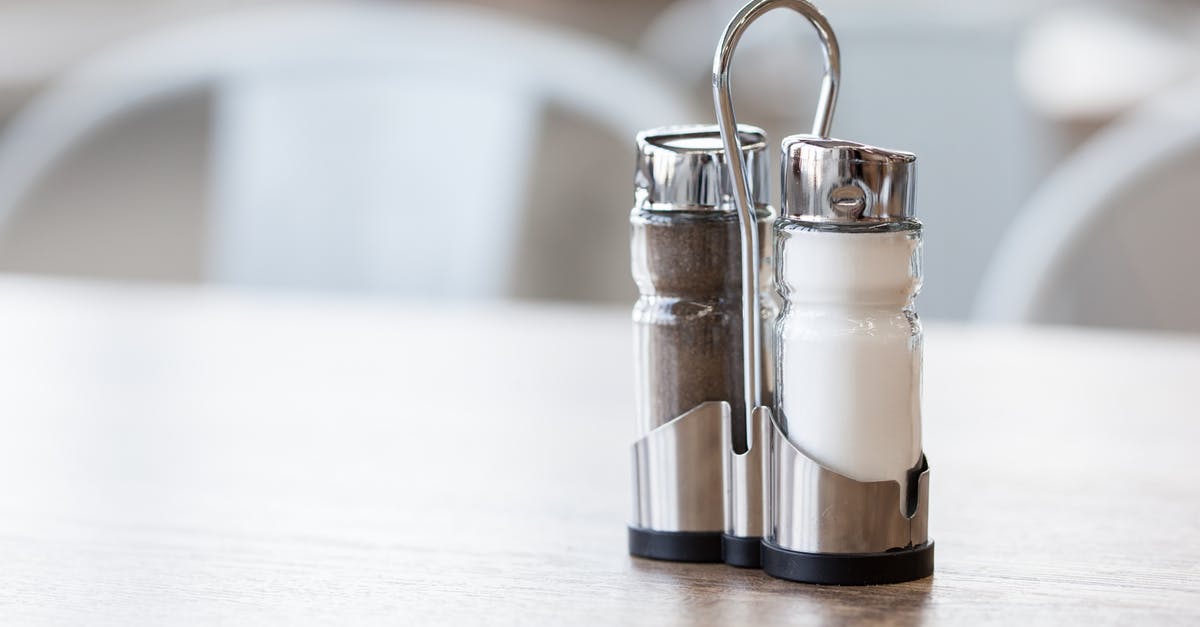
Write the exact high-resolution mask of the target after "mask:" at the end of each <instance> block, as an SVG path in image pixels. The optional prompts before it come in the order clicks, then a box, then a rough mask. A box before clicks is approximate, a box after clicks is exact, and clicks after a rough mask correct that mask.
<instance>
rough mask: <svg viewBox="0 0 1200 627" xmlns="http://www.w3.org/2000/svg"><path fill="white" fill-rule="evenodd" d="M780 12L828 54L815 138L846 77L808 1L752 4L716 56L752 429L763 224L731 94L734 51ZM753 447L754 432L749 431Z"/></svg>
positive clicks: (758, 389) (757, 395) (758, 399)
mask: <svg viewBox="0 0 1200 627" xmlns="http://www.w3.org/2000/svg"><path fill="white" fill-rule="evenodd" d="M778 8H788V9H792V10H794V11H796V12H797V13H799V14H800V15H803V16H804V17H805V18H806V19H807V20H808V21H809V22H810V23H812V25H813V28H816V29H817V35H818V37H820V39H821V47H822V48H823V49H824V52H825V76H824V77H823V78H822V80H821V98H820V101H819V102H818V104H817V112H816V115H815V117H814V118H813V131H812V132H813V135H817V136H819V137H829V127H830V126H831V125H832V124H833V109H834V107H835V106H836V104H837V92H838V82H839V80H840V79H841V52H840V51H839V49H838V43H837V37H835V36H834V34H833V29H832V28H831V27H830V26H829V22H828V21H827V20H826V19H825V16H824V15H821V12H820V11H818V10H817V8H816V7H814V6H813V5H811V4H809V3H807V2H805V1H804V0H754V1H753V2H750V3H749V4H747V5H746V6H745V7H742V10H741V11H739V12H738V14H737V15H735V16H733V20H731V21H730V22H729V25H728V26H726V27H725V32H724V34H722V35H721V43H720V45H718V46H717V52H716V55H714V57H713V104H714V105H715V107H716V110H717V122H718V124H720V127H721V142H722V144H723V145H724V147H725V154H726V155H728V160H727V161H726V163H727V164H728V167H729V169H730V174H731V175H732V176H731V177H732V182H733V195H734V200H735V202H736V205H737V211H738V224H739V227H740V229H741V232H742V251H741V252H742V254H741V257H742V344H743V347H742V357H743V384H744V386H745V402H746V420H745V424H746V425H747V429H749V425H750V424H752V419H751V418H752V413H753V412H754V408H755V407H758V406H759V405H760V404H761V403H762V373H761V368H762V341H761V339H760V338H762V314H761V303H760V302H759V297H758V290H759V286H758V281H759V277H758V265H759V261H758V246H759V243H758V221H757V220H756V219H755V216H754V206H753V205H752V204H751V202H750V199H751V198H752V195H751V193H750V184H749V177H748V176H747V174H746V159H745V156H744V155H743V154H742V141H741V138H740V137H739V136H738V133H737V120H736V119H735V117H734V114H733V96H732V95H731V94H730V85H729V66H730V65H731V64H732V63H733V50H734V48H736V47H737V44H738V40H740V39H741V38H742V33H744V32H745V31H746V29H747V28H748V27H749V26H750V25H751V24H753V23H754V20H757V19H758V18H760V17H762V16H763V14H765V13H767V12H768V11H771V10H773V9H778ZM746 437H747V440H746V441H747V443H749V442H750V439H749V438H750V433H749V432H747V433H746Z"/></svg>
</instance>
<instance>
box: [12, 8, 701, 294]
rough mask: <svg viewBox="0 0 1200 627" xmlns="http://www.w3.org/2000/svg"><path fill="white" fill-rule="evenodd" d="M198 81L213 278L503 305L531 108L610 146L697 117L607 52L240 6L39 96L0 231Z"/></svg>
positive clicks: (368, 15) (404, 19) (459, 12)
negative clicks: (207, 113) (47, 189)
mask: <svg viewBox="0 0 1200 627" xmlns="http://www.w3.org/2000/svg"><path fill="white" fill-rule="evenodd" d="M196 89H204V90H209V91H211V92H212V93H213V94H214V97H215V105H216V106H215V109H214V121H213V122H214V123H213V133H214V137H213V142H212V151H213V152H212V173H211V181H210V185H209V186H210V193H209V198H210V205H211V206H210V216H209V224H210V225H211V226H210V233H209V237H208V247H209V248H208V250H209V255H208V259H207V264H208V266H207V267H208V269H209V270H208V274H209V276H210V277H211V278H212V279H214V280H217V281H222V282H233V283H247V284H270V285H288V286H302V287H318V288H350V289H372V290H389V291H396V292H402V293H406V294H415V295H425V296H459V297H494V296H502V295H504V289H505V287H506V285H507V283H508V277H509V275H510V274H511V273H512V271H513V260H514V258H515V257H516V255H518V254H519V252H518V251H517V250H516V246H515V241H516V231H517V227H518V225H519V223H520V220H521V219H522V211H523V207H524V201H525V195H526V192H527V189H528V188H529V186H530V185H536V177H537V176H538V175H539V174H540V173H539V172H538V171H536V170H537V169H536V168H535V167H533V166H534V164H536V163H537V157H538V155H536V154H534V153H535V152H536V150H535V149H536V145H537V140H538V131H539V120H540V118H541V115H542V113H543V111H544V110H545V108H546V107H547V106H549V105H556V106H559V107H562V108H563V109H566V110H567V111H570V112H573V113H575V114H577V115H580V116H583V117H584V118H587V119H590V120H593V121H595V122H597V123H598V124H599V125H601V126H603V127H605V128H607V129H610V130H611V132H612V133H613V134H614V135H616V136H620V137H632V135H633V133H634V132H635V131H636V130H637V129H639V128H642V127H646V126H653V125H660V124H665V123H677V122H686V121H691V120H694V119H695V117H696V116H695V112H694V111H693V110H692V109H691V108H690V106H689V105H688V104H687V99H686V98H684V97H682V96H680V95H678V92H677V91H676V90H675V89H674V88H673V87H672V85H671V83H670V81H668V80H666V79H664V78H663V77H662V76H660V75H657V74H655V73H653V72H652V71H650V70H648V69H646V68H645V66H644V64H642V63H639V62H637V61H636V60H635V59H634V58H632V57H630V56H628V55H626V54H624V53H622V52H620V51H619V50H616V49H614V48H613V47H611V46H609V45H606V44H603V43H600V42H597V41H593V40H590V39H587V38H584V37H582V36H580V35H578V34H574V33H565V32H560V31H555V30H553V29H550V28H547V27H546V26H543V25H533V24H529V23H526V22H521V21H516V20H513V19H511V18H507V17H504V16H503V15H501V14H498V13H494V12H492V11H485V10H479V9H471V8H467V7H447V6H436V5H432V4H425V3H421V4H398V5H380V4H359V3H353V4H351V3H346V4H319V5H300V6H299V7H297V6H296V5H290V6H282V7H269V8H261V9H254V10H249V11H240V12H237V13H233V14H228V15H223V16H219V17H215V18H209V19H206V20H203V21H199V22H195V23H192V24H189V25H185V26H182V27H175V28H170V29H167V30H164V31H160V32H156V33H152V34H150V35H147V36H144V37H141V38H138V39H137V40H135V41H130V42H127V43H125V44H122V45H120V46H118V47H117V48H115V49H112V50H110V51H108V52H106V53H104V54H101V55H99V56H97V57H95V58H93V59H91V60H90V61H88V62H86V63H85V64H83V65H81V66H80V67H78V68H76V69H75V70H74V71H72V72H71V73H70V74H69V75H68V76H66V77H64V78H63V79H62V80H61V81H59V82H58V83H57V84H55V85H53V86H52V87H51V88H50V89H48V90H47V91H46V92H44V93H43V94H41V95H40V96H39V97H38V98H37V99H36V100H35V101H34V102H33V103H31V105H30V106H29V107H28V108H27V109H26V110H25V111H24V112H23V113H22V114H21V115H20V116H18V118H16V119H15V120H14V121H13V122H12V124H11V125H10V127H9V129H8V132H7V134H6V136H5V138H4V140H3V142H2V143H0V223H2V221H3V220H4V219H5V218H6V217H8V216H9V215H11V214H12V213H13V212H14V211H15V210H16V208H17V207H18V205H19V204H20V202H21V201H22V199H23V198H24V197H25V195H26V194H27V193H28V191H29V190H30V189H31V187H32V186H33V184H35V183H36V182H38V181H39V180H40V179H42V178H43V177H44V176H45V175H46V174H47V172H48V171H50V170H51V169H53V167H54V166H55V165H56V164H57V163H59V162H60V161H61V160H62V158H63V157H64V156H65V155H67V154H68V153H70V152H71V150H72V149H73V148H75V147H77V146H78V145H79V144H80V142H81V140H83V139H84V138H86V137H88V136H90V135H91V134H93V133H95V132H96V131H97V130H99V129H101V128H103V127H105V126H106V125H108V124H110V123H111V122H112V121H113V120H115V119H118V118H127V117H128V116H133V115H136V114H138V113H139V112H141V111H144V110H146V109H148V108H150V107H152V106H154V105H156V104H157V103H160V102H162V101H164V100H165V99H167V98H170V97H173V96H176V95H178V94H180V93H184V92H187V91H190V90H196ZM130 183H131V184H136V181H131V182H130ZM81 209H84V210H85V209H86V208H81Z"/></svg>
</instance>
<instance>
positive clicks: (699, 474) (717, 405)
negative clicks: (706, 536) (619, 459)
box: [632, 401, 731, 531]
mask: <svg viewBox="0 0 1200 627" xmlns="http://www.w3.org/2000/svg"><path fill="white" fill-rule="evenodd" d="M730 415H731V412H730V408H729V403H726V402H720V401H713V402H708V403H702V404H700V405H697V406H696V407H695V408H693V409H691V410H690V411H688V412H687V413H685V414H683V415H682V416H679V417H678V418H675V419H674V420H672V421H671V422H668V423H666V424H664V425H662V426H660V427H658V428H656V429H654V430H653V431H651V432H650V433H648V434H646V436H645V437H643V438H642V439H640V440H638V441H637V442H636V443H634V445H633V521H632V525H633V526H634V527H637V528H640V529H651V530H654V531H721V529H722V526H723V524H724V516H723V502H722V498H721V494H722V489H721V462H720V460H721V434H722V431H723V429H724V426H723V425H726V424H728V423H729V419H730Z"/></svg>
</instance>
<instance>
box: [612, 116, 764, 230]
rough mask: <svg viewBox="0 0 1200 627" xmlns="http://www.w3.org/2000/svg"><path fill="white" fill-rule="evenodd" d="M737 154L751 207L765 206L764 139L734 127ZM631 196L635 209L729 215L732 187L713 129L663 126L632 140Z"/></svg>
mask: <svg viewBox="0 0 1200 627" xmlns="http://www.w3.org/2000/svg"><path fill="white" fill-rule="evenodd" d="M738 134H739V136H740V139H741V142H742V154H743V155H744V156H745V160H746V168H747V170H748V171H749V173H750V175H749V178H750V189H751V193H752V194H753V196H754V203H755V204H756V205H766V204H768V203H769V202H770V188H769V187H768V176H769V175H768V174H767V172H768V170H767V167H768V166H767V137H766V133H764V132H763V130H762V129H760V128H756V127H753V126H747V125H738ZM637 150H638V155H637V170H636V172H635V173H634V186H635V189H634V194H635V198H636V202H637V206H638V207H639V208H644V209H655V210H686V211H733V210H734V204H733V203H734V200H733V181H732V178H731V177H730V175H729V168H728V167H727V166H726V164H725V150H724V148H723V147H722V144H721V131H720V129H719V128H717V126H715V125H688V126H664V127H661V128H655V129H651V130H648V131H642V132H641V133H638V135H637Z"/></svg>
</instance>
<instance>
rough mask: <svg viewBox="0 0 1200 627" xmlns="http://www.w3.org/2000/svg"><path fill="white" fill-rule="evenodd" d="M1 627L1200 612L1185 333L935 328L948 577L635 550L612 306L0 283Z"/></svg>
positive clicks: (1157, 619)
mask: <svg viewBox="0 0 1200 627" xmlns="http://www.w3.org/2000/svg"><path fill="white" fill-rule="evenodd" d="M0 322H2V324H0V355H2V358H0V381H3V382H4V383H3V385H2V386H0V408H2V411H0V425H2V427H3V432H2V433H3V437H0V476H2V477H3V483H2V484H0V485H2V486H3V489H2V490H0V564H3V566H2V567H0V621H2V622H3V623H5V624H28V623H59V624H61V623H69V624H78V623H87V624H121V625H128V624H155V625H158V624H213V623H235V624H239V623H240V624H251V623H252V624H262V623H304V624H347V623H388V624H397V623H399V624H422V625H424V624H461V623H467V624H478V623H486V624H493V623H495V624H510V623H520V624H552V625H559V624H571V623H586V624H621V625H625V624H653V625H673V624H711V625H726V624H754V625H771V624H825V623H853V624H868V625H869V624H886V625H893V624H896V625H907V624H923V623H928V624H950V625H958V624H972V623H974V624H977V623H985V624H1005V625H1007V624H1022V623H1042V624H1047V623H1048V624H1062V623H1078V624H1089V625H1097V624H1098V625H1107V624H1129V623H1133V622H1137V623H1143V624H1155V625H1159V624H1180V625H1184V624H1197V623H1198V622H1200V461H1198V460H1200V456H1198V455H1197V453H1196V450H1197V446H1198V445H1200V416H1198V412H1197V404H1196V401H1195V398H1196V394H1195V390H1196V380H1197V375H1200V340H1197V339H1196V338H1193V337H1186V336H1154V335H1132V334H1114V333H1102V332H1094V331H1091V332H1084V331H1074V330H1066V329H1037V330H1015V329H986V328H981V329H976V328H969V327H962V326H955V325H949V324H938V323H931V324H928V325H927V338H928V339H927V342H928V345H927V355H926V359H927V376H926V383H925V384H926V405H925V410H926V414H925V442H926V450H927V452H928V454H929V457H930V460H931V462H932V466H933V477H932V501H931V502H932V517H931V533H932V535H933V537H934V538H935V539H936V541H937V543H938V557H937V572H936V574H935V575H934V576H933V577H932V578H930V579H926V580H922V581H918V582H913V583H908V584H902V585H894V586H881V587H870V588H832V587H817V586H806V585H798V584H794V583H788V582H784V581H778V580H774V579H771V578H769V577H766V576H764V575H763V574H762V573H760V572H757V571H746V570H737V569H733V568H729V567H725V566H721V565H680V564H670V563H661V562H653V561H646V560H640V559H632V558H630V557H628V556H627V555H626V552H625V530H624V524H625V519H626V516H627V515H628V511H627V509H628V500H629V492H628V491H629V475H628V446H629V444H630V439H631V437H632V430H633V426H632V423H633V420H632V417H631V415H630V412H631V407H632V398H631V389H632V385H631V380H630V377H631V373H630V359H631V357H630V355H631V339H630V332H629V322H628V316H627V313H626V312H624V311H618V310H592V309H580V308H568V307H555V306H545V305H539V306H535V305H529V306H486V307H484V306H478V305H470V306H467V305H463V306H458V307H451V308H435V307H430V306H422V305H416V304H404V303H395V302H386V301H368V300H361V301H354V302H348V301H335V300H329V299H322V298H317V297H301V296H286V295H276V296H270V297H267V296H259V295H250V294H240V293H236V292H216V291H203V290H191V289H182V288H165V287H160V288H152V289H145V288H142V289H134V288H117V287H113V286H105V285H92V286H88V285H79V284H55V283H48V282H42V281H33V280H21V279H5V280H3V281H0Z"/></svg>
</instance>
